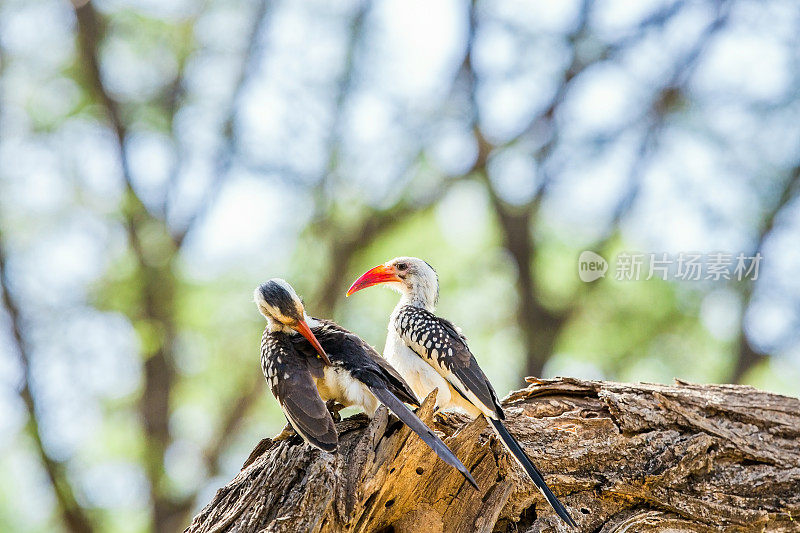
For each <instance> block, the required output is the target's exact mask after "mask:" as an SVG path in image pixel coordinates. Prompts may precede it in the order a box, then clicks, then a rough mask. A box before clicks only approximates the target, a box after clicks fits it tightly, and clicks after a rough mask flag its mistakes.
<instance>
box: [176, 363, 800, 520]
mask: <svg viewBox="0 0 800 533" xmlns="http://www.w3.org/2000/svg"><path fill="white" fill-rule="evenodd" d="M529 381H531V384H530V386H529V387H527V388H526V389H523V390H520V391H517V392H514V393H512V394H510V395H509V396H508V397H507V398H506V399H505V400H504V405H505V406H506V413H507V415H508V426H509V429H510V430H511V431H512V433H514V434H515V435H516V436H517V437H518V438H519V440H520V441H521V442H522V443H523V445H524V447H525V449H526V451H527V452H528V453H529V455H530V456H531V457H532V458H533V460H534V462H535V463H537V465H539V467H540V469H541V470H542V471H543V473H544V474H545V478H546V479H547V481H548V483H549V484H550V486H551V487H552V488H553V490H554V491H555V493H556V494H557V495H558V496H559V498H560V499H561V500H562V501H563V502H564V504H565V505H566V506H567V508H568V509H569V510H570V512H571V514H572V515H573V517H574V518H575V520H576V522H577V523H578V524H579V529H580V531H587V532H588V531H597V532H602V533H606V532H612V531H626V532H633V531H637V532H638V531H695V532H705V531H718V530H725V531H800V522H798V520H800V446H798V442H800V440H798V439H800V399H797V398H790V397H786V396H780V395H776V394H770V393H767V392H763V391H759V390H757V389H754V388H751V387H745V386H739V385H692V384H688V383H683V382H678V383H676V384H675V385H654V384H635V385H634V384H623V383H614V382H598V381H581V380H576V379H554V380H545V381H540V380H533V379H530V378H529ZM419 412H420V415H421V416H422V417H423V419H424V420H426V421H427V422H429V423H433V424H435V426H436V428H437V429H438V430H440V431H441V432H442V433H443V434H444V435H446V439H445V440H446V442H447V444H448V445H449V446H451V447H452V448H453V450H454V451H455V452H456V454H457V455H458V456H459V457H460V458H461V459H462V460H463V462H464V463H465V464H466V465H467V467H468V468H470V470H471V471H472V473H473V475H474V477H475V479H476V480H477V481H478V484H479V485H480V487H481V491H480V492H478V491H475V490H473V489H472V488H471V487H470V486H469V485H468V484H466V483H465V482H464V480H463V479H462V478H461V476H460V475H459V474H458V473H457V472H456V471H455V470H453V469H452V468H449V467H448V466H447V465H445V464H444V463H442V462H441V461H439V460H438V459H436V457H435V456H434V455H433V453H432V452H431V451H430V450H428V449H427V448H426V447H425V446H424V444H422V442H421V441H420V440H419V439H418V438H417V437H416V436H415V435H413V434H410V433H409V430H408V429H407V428H406V427H404V426H402V425H401V424H399V422H397V421H396V420H395V419H394V418H393V417H391V416H387V414H386V411H385V410H383V409H381V410H379V411H378V413H377V415H376V416H375V418H374V419H373V420H372V421H368V420H367V419H366V418H365V417H364V416H363V415H356V416H354V417H351V418H349V419H346V420H344V421H342V422H340V423H338V425H337V427H338V430H339V432H340V435H341V438H340V451H339V453H338V454H329V453H324V452H320V451H318V450H315V449H312V448H311V447H310V446H308V445H305V444H303V443H301V442H300V441H299V440H297V439H290V440H284V441H280V442H273V441H272V440H270V439H264V440H263V441H261V443H260V444H259V445H258V446H257V447H256V449H255V450H253V453H252V454H251V456H250V458H249V459H248V461H247V462H246V463H245V465H244V467H243V468H242V470H241V472H240V473H239V474H238V475H237V476H236V477H235V478H234V479H233V480H232V481H231V482H230V483H228V484H227V485H226V486H224V487H222V488H221V489H220V490H218V491H217V493H216V495H215V496H214V498H213V500H212V501H211V502H210V503H209V504H208V505H206V507H205V508H204V509H203V510H202V511H201V512H200V513H199V514H198V515H197V516H196V517H195V518H194V520H193V521H192V523H191V525H190V526H189V527H188V528H187V531H190V532H198V533H199V532H211V531H214V532H221V531H270V532H279V531H286V532H298V531H314V532H318V531H319V532H333V531H348V532H351V531H352V532H368V531H387V532H388V531H395V532H403V531H409V532H415V533H418V532H423V533H424V532H473V531H482V532H490V531H498V532H523V531H524V532H537V531H557V530H560V531H566V528H565V526H564V524H562V523H561V522H560V521H559V519H558V518H557V517H556V516H555V514H554V513H553V511H552V510H551V509H550V508H549V507H548V506H547V504H546V502H545V501H544V498H543V497H542V496H541V495H540V494H539V492H538V491H536V490H535V488H534V487H533V485H532V484H531V483H529V482H527V481H526V480H525V479H524V478H523V477H522V472H521V471H520V470H519V469H518V467H517V465H516V463H515V462H513V461H512V460H510V459H509V457H507V456H506V454H505V453H504V451H503V450H502V448H501V447H500V446H499V444H498V443H497V442H495V440H494V438H493V437H491V436H490V431H489V429H488V428H487V425H486V422H485V421H484V420H483V419H482V418H479V419H477V420H475V421H472V422H469V421H467V420H466V419H465V418H462V417H460V416H457V415H441V414H436V415H435V416H434V415H433V413H432V403H431V398H428V399H427V400H426V401H425V404H424V405H423V407H422V408H420V411H419ZM432 419H433V421H432Z"/></svg>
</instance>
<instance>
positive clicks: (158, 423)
mask: <svg viewBox="0 0 800 533" xmlns="http://www.w3.org/2000/svg"><path fill="white" fill-rule="evenodd" d="M266 7H267V2H266V0H265V1H263V2H261V3H260V4H259V5H258V8H257V9H256V13H255V14H254V16H255V17H256V18H254V19H253V29H252V31H251V34H250V40H249V42H248V49H247V53H246V56H245V59H244V61H243V64H242V70H241V73H240V75H239V78H238V80H237V83H236V87H235V90H234V92H233V95H232V97H231V102H230V105H229V109H228V112H227V114H226V117H227V118H226V120H225V122H224V131H223V138H224V139H225V142H224V143H223V146H222V147H221V148H220V152H219V154H218V156H217V169H216V170H217V174H216V176H215V178H214V179H213V180H212V184H211V185H210V187H209V189H208V190H207V191H205V194H204V196H203V200H202V201H201V203H200V205H199V206H198V209H197V211H196V212H195V213H194V214H193V215H192V216H191V217H190V219H189V221H188V223H187V224H186V226H185V227H184V228H183V229H181V230H180V231H178V233H177V234H175V235H173V236H172V238H171V239H170V238H169V235H170V232H169V229H168V225H167V221H166V220H164V219H160V218H158V217H157V216H155V215H154V214H152V213H150V212H149V211H148V210H147V208H146V207H145V205H144V203H143V202H142V201H141V199H140V198H139V196H138V195H137V193H136V190H135V188H134V186H133V176H132V174H131V171H130V165H129V164H128V156H127V150H126V141H127V128H126V126H125V124H124V122H123V120H122V117H121V114H120V111H119V103H118V102H117V101H115V100H114V99H113V98H112V97H111V96H110V94H109V92H108V90H107V89H106V87H105V85H104V83H103V79H102V75H101V72H100V61H99V47H100V42H101V41H100V39H101V35H100V34H101V31H100V28H102V27H103V21H102V20H101V18H100V15H99V14H98V13H97V11H96V10H95V9H94V7H93V5H92V3H85V4H83V5H82V6H80V7H75V13H76V17H77V21H78V30H77V31H78V40H79V43H80V47H79V48H80V57H81V61H82V64H83V65H84V68H85V70H86V72H87V76H88V79H89V82H90V84H91V86H92V90H93V92H94V93H95V95H96V96H97V99H98V100H99V102H100V104H101V105H102V106H103V108H104V110H105V112H106V115H107V117H108V120H109V123H110V124H111V126H112V128H113V130H114V132H115V133H116V139H117V149H118V154H119V159H120V164H121V167H122V176H123V179H124V182H125V186H126V198H125V201H124V204H123V209H122V211H123V219H124V223H125V227H126V231H127V235H128V241H129V244H130V248H131V250H132V251H133V254H134V257H135V259H136V263H137V268H138V272H137V276H138V277H139V279H138V282H137V285H138V286H139V287H140V288H141V301H140V302H139V304H140V305H139V307H140V308H139V309H138V310H133V311H132V313H133V314H132V316H131V317H130V318H131V320H132V322H133V323H134V326H138V327H137V329H144V330H145V331H146V335H147V336H148V338H149V339H148V340H149V341H150V342H149V343H148V344H149V345H148V346H145V350H146V351H147V353H145V354H143V355H144V357H145V360H144V391H143V393H142V397H141V402H140V408H139V409H140V416H141V420H142V424H143V426H144V429H145V435H146V438H147V446H146V453H147V457H146V458H145V467H146V472H147V476H148V480H149V482H150V498H151V501H152V505H153V516H152V529H153V531H155V532H158V533H160V532H171V531H175V530H176V529H177V526H178V524H180V523H181V521H182V520H183V516H184V515H185V514H186V512H188V510H189V509H190V508H191V503H192V502H191V501H189V500H185V499H184V500H177V499H175V498H173V497H171V496H169V495H168V494H167V493H166V492H167V491H166V490H165V489H166V487H165V481H164V476H165V474H164V458H165V453H166V450H167V448H168V446H169V445H170V444H171V442H172V436H171V433H170V429H169V416H170V393H171V391H172V388H173V384H174V379H175V375H174V374H175V371H174V368H173V362H174V341H175V337H176V329H177V325H176V317H175V309H174V294H175V292H176V276H175V273H174V265H175V259H176V258H177V254H178V252H179V250H180V247H181V245H182V244H183V242H184V239H185V237H186V235H187V233H188V232H189V231H190V230H191V228H192V227H193V225H194V223H195V222H196V221H197V220H198V219H199V218H200V217H201V216H202V214H203V213H204V212H205V210H206V209H208V206H209V204H210V203H211V201H212V198H213V195H214V193H215V192H216V191H217V189H218V187H219V185H220V184H221V183H222V180H223V179H224V177H225V176H226V175H227V173H228V170H229V168H230V164H231V157H232V153H233V144H234V142H235V140H234V121H235V116H236V110H237V106H238V101H239V96H240V93H241V90H242V88H243V86H244V85H245V83H246V80H247V78H248V76H249V73H250V72H251V70H252V65H251V63H252V62H253V57H254V56H255V50H256V49H257V47H258V41H259V36H260V28H261V27H262V25H263V19H264V17H265V14H266ZM164 215H165V216H166V213H165V214H164ZM145 226H146V227H147V228H148V230H149V231H150V234H152V229H153V228H160V229H161V232H162V237H164V238H161V239H158V238H156V239H155V240H154V239H153V238H152V237H150V238H149V240H143V238H142V229H143V228H144V227H145ZM167 242H169V244H167ZM143 344H145V343H144V342H143ZM254 396H255V394H246V395H244V396H243V397H242V398H240V399H239V400H237V401H236V402H234V407H233V408H232V409H231V411H230V412H229V413H228V414H227V415H226V419H225V420H224V421H223V424H222V425H223V427H225V428H232V427H235V425H236V423H237V420H238V417H240V416H241V414H242V413H243V412H244V411H246V409H247V407H248V405H249V404H250V403H252V400H253V397H254ZM226 438H227V437H226ZM225 442H226V441H225V440H224V439H223V441H222V442H221V443H219V444H212V447H211V449H210V450H209V451H208V452H207V453H206V457H207V460H208V461H209V464H211V465H216V464H217V462H218V459H219V454H220V453H221V450H222V449H223V448H222V447H223V445H224V444H225Z"/></svg>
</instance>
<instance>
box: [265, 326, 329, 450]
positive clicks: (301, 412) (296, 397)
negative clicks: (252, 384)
mask: <svg viewBox="0 0 800 533" xmlns="http://www.w3.org/2000/svg"><path fill="white" fill-rule="evenodd" d="M296 336H297V337H299V335H296ZM322 364H323V363H322V361H321V360H320V359H319V358H318V357H316V354H315V356H314V357H306V356H304V355H302V354H300V353H298V352H297V350H296V349H295V347H294V346H293V345H292V342H291V340H290V337H289V336H288V335H286V334H285V333H281V332H275V333H270V332H269V331H268V330H267V331H264V335H263V336H262V337H261V369H262V370H263V371H264V377H265V378H266V380H267V384H268V385H269V388H270V390H271V391H272V395H273V396H275V398H276V399H277V400H278V403H279V404H280V406H281V409H282V410H283V413H284V414H285V415H286V418H287V419H288V420H289V423H290V424H291V425H292V427H293V428H294V429H295V431H297V433H299V434H300V436H302V437H303V438H304V439H305V440H306V442H308V443H309V444H311V445H313V446H316V447H317V448H319V449H321V450H325V451H327V452H333V451H336V448H337V447H338V444H339V438H338V436H337V434H336V427H335V426H334V424H333V418H332V417H331V414H330V412H329V411H328V408H327V407H326V405H325V402H323V401H322V398H321V397H320V395H319V391H318V390H317V386H316V384H315V383H314V379H313V378H314V377H322Z"/></svg>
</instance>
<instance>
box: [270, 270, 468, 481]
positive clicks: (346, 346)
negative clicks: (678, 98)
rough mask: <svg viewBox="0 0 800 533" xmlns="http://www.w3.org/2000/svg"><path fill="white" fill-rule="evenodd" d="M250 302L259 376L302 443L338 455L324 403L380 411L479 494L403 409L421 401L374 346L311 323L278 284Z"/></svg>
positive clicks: (458, 466)
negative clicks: (257, 335)
mask: <svg viewBox="0 0 800 533" xmlns="http://www.w3.org/2000/svg"><path fill="white" fill-rule="evenodd" d="M255 301H256V305H258V309H259V311H260V312H261V314H263V315H264V317H265V318H266V319H267V327H266V329H265V331H264V335H263V337H262V339H261V366H262V369H263V371H264V376H265V377H266V378H267V382H268V383H269V386H270V389H271V390H272V394H273V395H274V396H275V398H277V399H278V403H279V404H280V406H281V409H282V410H283V412H284V414H285V415H286V418H287V419H288V420H289V423H290V424H291V426H292V427H293V428H294V429H295V431H297V433H298V434H300V435H301V436H302V437H303V438H304V439H305V440H306V442H308V443H310V444H312V445H314V446H316V447H317V448H320V449H322V450H325V451H329V452H330V451H335V450H336V448H337V446H338V437H337V434H336V428H335V426H334V423H333V418H332V417H331V415H330V413H329V412H328V409H327V406H326V405H325V401H327V400H334V401H336V402H338V403H340V404H342V405H344V406H345V407H349V406H356V407H360V408H361V409H363V410H364V412H365V413H366V414H367V416H369V417H370V418H371V417H372V416H373V415H374V414H375V411H376V410H377V408H378V407H379V406H380V405H381V404H383V405H385V406H386V407H387V408H388V409H389V410H390V411H391V412H392V413H394V414H395V416H397V418H399V419H400V420H401V421H402V422H403V423H405V424H406V425H407V426H408V427H410V428H411V430H412V431H414V432H415V433H416V434H417V435H419V437H420V438H421V439H422V440H423V442H425V443H426V444H427V445H428V446H429V447H430V448H431V449H432V450H433V451H434V452H435V453H436V454H437V455H438V456H439V457H440V458H441V459H442V460H443V461H445V462H446V463H447V464H449V465H451V466H453V467H454V468H456V470H458V471H459V472H460V473H461V475H463V476H464V478H465V479H466V480H467V481H468V482H469V483H470V484H471V485H472V486H473V487H475V488H478V486H477V484H476V483H475V480H474V479H473V477H472V475H471V474H470V473H469V470H467V468H466V467H465V466H464V465H463V464H462V463H461V461H459V460H458V458H457V457H456V456H455V454H454V453H453V452H452V451H451V450H450V449H449V448H448V447H447V446H446V445H445V444H444V442H442V440H441V439H440V438H439V437H438V436H437V435H436V434H435V433H434V432H433V431H431V429H430V428H428V426H426V425H425V424H424V423H423V422H422V420H420V419H419V418H418V417H417V415H415V414H414V412H413V411H411V410H410V409H409V408H408V407H407V406H406V405H405V404H406V403H408V404H411V405H413V406H418V405H419V400H418V399H417V397H416V396H415V395H414V391H413V390H412V389H411V387H410V386H409V385H408V383H406V382H405V381H404V380H403V378H402V377H401V376H400V374H398V373H397V371H396V370H395V369H394V368H392V366H391V365H390V364H389V363H388V362H387V361H386V360H385V359H383V358H382V357H381V356H380V354H379V353H378V352H376V351H375V349H374V348H373V347H372V346H370V345H369V344H367V343H366V342H364V340H362V339H361V338H360V337H358V335H355V334H353V333H351V332H349V331H347V330H346V329H344V328H342V327H341V326H339V325H338V324H336V323H335V322H332V321H330V320H324V319H317V318H312V317H309V316H308V315H307V314H306V312H305V308H304V307H303V303H302V301H301V300H300V297H299V296H297V293H295V291H294V289H293V288H292V287H291V285H289V284H288V283H286V282H285V281H284V280H282V279H271V280H269V281H268V282H266V283H264V284H263V285H261V286H260V287H258V288H257V289H256V291H255ZM298 333H299V334H298Z"/></svg>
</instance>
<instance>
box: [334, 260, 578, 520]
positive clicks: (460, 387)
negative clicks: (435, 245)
mask: <svg viewBox="0 0 800 533" xmlns="http://www.w3.org/2000/svg"><path fill="white" fill-rule="evenodd" d="M373 285H386V286H388V287H390V288H392V289H394V290H396V291H397V292H399V293H400V301H399V302H398V304H397V306H396V307H395V308H394V311H393V312H392V314H391V317H390V318H389V332H388V334H387V337H386V347H385V348H384V352H383V355H384V357H385V358H386V360H387V361H389V363H391V365H392V366H393V367H394V368H395V369H396V370H397V371H398V372H399V373H400V374H401V375H402V376H403V377H404V378H405V380H406V381H407V382H408V384H409V385H410V386H411V388H412V389H414V393H415V394H416V395H417V396H419V397H425V396H427V395H428V394H429V393H430V392H431V391H432V390H433V389H438V393H437V397H436V405H437V407H439V408H440V409H442V410H444V411H448V410H455V411H460V412H463V413H465V414H467V415H469V416H470V417H472V418H476V417H478V416H480V415H483V416H484V417H485V418H486V419H487V420H488V421H489V424H490V425H491V426H492V428H493V429H494V431H495V433H497V436H498V437H500V442H502V443H503V445H504V446H505V447H506V449H507V450H508V451H509V452H510V453H511V455H512V456H513V457H514V458H515V459H516V461H517V462H518V463H519V464H520V466H522V468H523V469H524V470H525V472H526V473H527V474H528V477H530V479H531V480H532V481H533V483H534V484H535V485H536V486H537V487H538V488H539V490H540V491H541V492H542V494H543V495H544V497H545V499H546V500H547V501H548V502H549V503H550V505H551V506H552V507H553V509H554V510H555V511H556V513H557V514H558V516H560V517H561V518H562V519H563V520H564V521H565V522H566V523H567V524H569V525H570V526H572V527H577V526H576V525H575V522H574V521H573V520H572V518H571V517H570V515H569V513H568V512H567V510H566V509H565V508H564V506H563V505H562V504H561V502H560V501H559V500H558V498H556V496H555V494H553V491H552V490H550V487H548V486H547V484H546V483H545V481H544V477H543V476H542V474H541V472H539V470H538V469H537V468H536V466H535V465H534V464H533V462H532V461H531V459H530V458H529V457H528V456H527V454H526V453H525V452H524V451H523V449H522V446H520V444H519V442H517V440H516V439H515V438H514V436H513V435H512V434H511V433H510V432H509V431H508V429H506V427H505V425H504V424H503V420H504V419H505V414H504V413H503V408H502V406H501V405H500V401H499V400H498V398H497V393H496V392H495V390H494V388H493V387H492V384H491V383H489V379H488V378H487V377H486V375H485V374H484V373H483V370H481V368H480V366H478V362H477V360H476V359H475V356H474V355H473V354H472V352H471V351H470V349H469V346H467V339H466V338H465V337H464V336H463V335H462V334H461V330H460V329H459V328H457V327H456V326H455V325H453V324H452V323H451V322H449V321H447V320H445V319H444V318H441V317H439V316H437V315H435V314H434V310H435V308H436V303H437V302H438V299H439V278H438V276H437V275H436V271H435V270H434V269H433V267H432V266H431V265H429V264H428V263H426V262H425V261H423V260H422V259H418V258H416V257H396V258H395V259H392V260H391V261H387V262H386V263H384V264H382V265H378V266H376V267H374V268H372V269H370V270H368V271H367V272H365V273H364V274H363V275H362V276H361V277H360V278H358V279H357V280H356V281H355V282H354V283H353V285H352V286H351V287H350V289H349V290H348V291H347V296H350V295H352V294H353V293H355V292H357V291H360V290H362V289H365V288H367V287H372V286H373Z"/></svg>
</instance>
